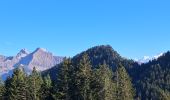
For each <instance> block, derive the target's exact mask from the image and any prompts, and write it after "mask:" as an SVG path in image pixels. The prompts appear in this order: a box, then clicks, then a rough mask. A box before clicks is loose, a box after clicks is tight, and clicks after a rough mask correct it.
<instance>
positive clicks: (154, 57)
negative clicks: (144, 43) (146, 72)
mask: <svg viewBox="0 0 170 100" xmlns="http://www.w3.org/2000/svg"><path fill="white" fill-rule="evenodd" d="M163 54H164V53H159V54H158V55H155V56H144V57H143V58H141V59H135V61H136V62H138V63H139V64H143V63H147V62H149V61H152V60H154V59H158V58H159V57H160V56H162V55H163Z"/></svg>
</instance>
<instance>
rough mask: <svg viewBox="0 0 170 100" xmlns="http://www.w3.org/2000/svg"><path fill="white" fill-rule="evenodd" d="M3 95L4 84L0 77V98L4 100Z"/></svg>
mask: <svg viewBox="0 0 170 100" xmlns="http://www.w3.org/2000/svg"><path fill="white" fill-rule="evenodd" d="M4 96H5V86H4V82H3V81H2V79H1V78H0V100H4V99H5V97H4Z"/></svg>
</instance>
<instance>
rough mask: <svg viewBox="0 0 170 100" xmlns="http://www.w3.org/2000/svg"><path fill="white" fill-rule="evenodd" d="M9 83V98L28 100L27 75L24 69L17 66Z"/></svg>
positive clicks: (11, 99) (12, 99) (10, 99)
mask: <svg viewBox="0 0 170 100" xmlns="http://www.w3.org/2000/svg"><path fill="white" fill-rule="evenodd" d="M9 82H10V83H8V86H9V87H8V89H9V90H8V91H7V92H9V95H8V99H9V100H26V95H27V91H26V75H25V73H24V72H23V70H21V69H19V68H17V69H15V70H14V73H13V75H12V78H11V79H10V81H9Z"/></svg>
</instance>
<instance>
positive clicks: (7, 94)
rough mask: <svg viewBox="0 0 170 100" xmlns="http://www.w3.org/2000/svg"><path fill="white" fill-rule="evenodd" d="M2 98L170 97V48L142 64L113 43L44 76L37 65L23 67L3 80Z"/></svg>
mask: <svg viewBox="0 0 170 100" xmlns="http://www.w3.org/2000/svg"><path fill="white" fill-rule="evenodd" d="M48 73H49V75H48ZM50 76H51V78H50ZM51 79H52V80H51ZM0 83H1V82H0ZM133 87H134V89H133ZM135 93H136V94H135ZM1 98H2V100H133V99H135V100H169V99H170V52H167V53H165V54H164V55H163V56H161V57H159V58H158V59H156V60H153V61H150V62H149V63H146V64H142V65H139V64H137V63H136V62H134V61H133V60H128V59H125V58H123V57H121V56H120V55H119V54H118V53H117V52H116V51H114V50H113V49H112V47H110V46H97V47H94V48H91V49H89V50H87V51H85V52H83V53H81V54H79V55H77V56H75V57H73V58H72V59H70V58H69V59H65V60H64V61H63V63H61V64H59V65H56V66H55V67H53V68H52V69H50V70H47V71H45V72H43V77H42V76H41V74H40V73H39V72H37V71H36V69H35V68H34V69H33V72H32V74H31V75H29V76H27V75H25V73H24V71H23V70H21V69H16V70H14V74H13V75H12V77H8V78H7V80H6V81H5V84H4V85H3V84H0V100H1Z"/></svg>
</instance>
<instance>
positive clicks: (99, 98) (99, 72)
mask: <svg viewBox="0 0 170 100" xmlns="http://www.w3.org/2000/svg"><path fill="white" fill-rule="evenodd" d="M112 78H113V72H112V71H111V70H110V69H109V67H108V65H106V63H104V64H103V65H99V69H96V70H94V73H93V78H92V81H91V90H92V97H93V100H115V97H116V95H115V94H116V90H115V86H116V85H115V83H114V82H113V80H112Z"/></svg>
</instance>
